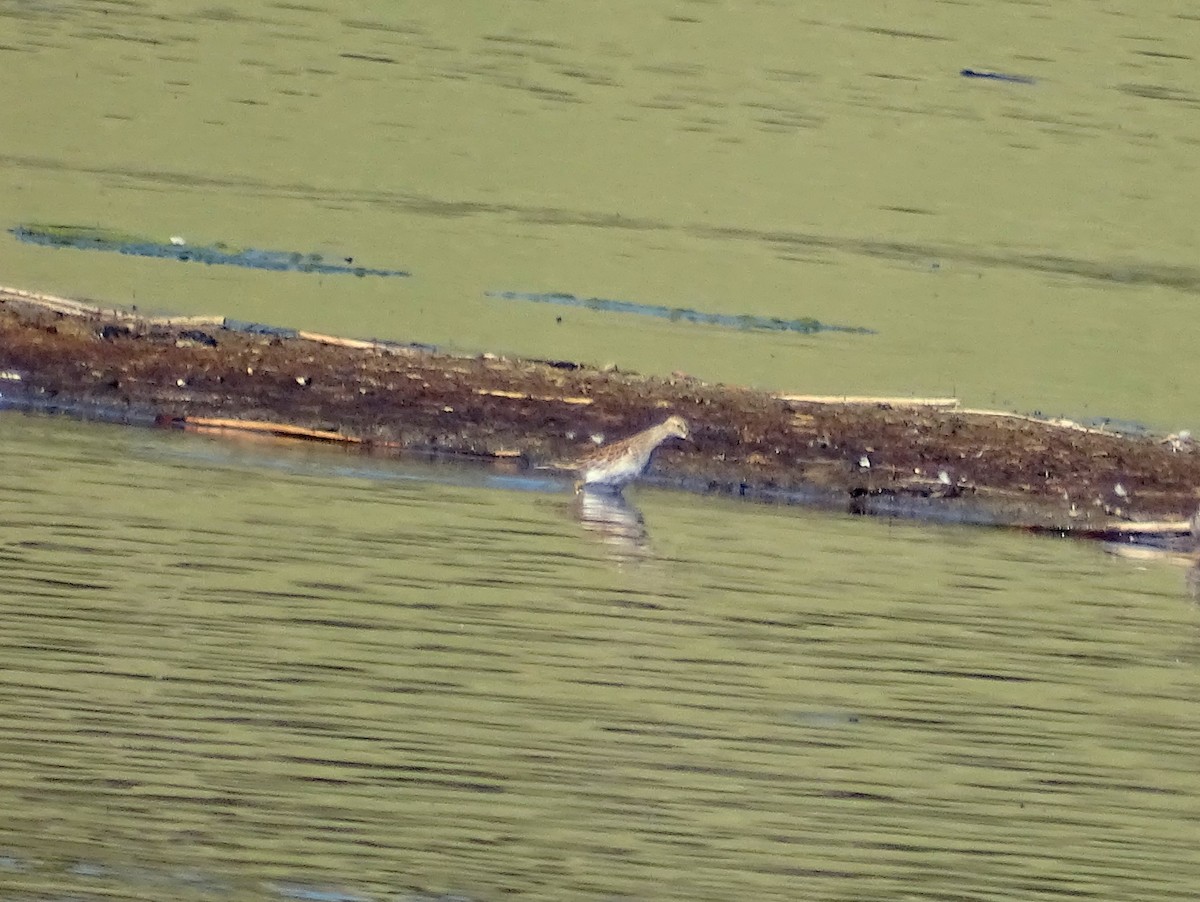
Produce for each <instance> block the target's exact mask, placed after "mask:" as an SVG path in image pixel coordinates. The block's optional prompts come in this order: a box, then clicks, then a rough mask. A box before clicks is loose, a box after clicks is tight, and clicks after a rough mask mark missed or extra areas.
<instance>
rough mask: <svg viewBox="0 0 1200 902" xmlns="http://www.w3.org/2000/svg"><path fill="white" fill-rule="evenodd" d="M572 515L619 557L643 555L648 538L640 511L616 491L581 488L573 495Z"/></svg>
mask: <svg viewBox="0 0 1200 902" xmlns="http://www.w3.org/2000/svg"><path fill="white" fill-rule="evenodd" d="M573 506H574V511H575V515H576V516H577V517H578V518H579V523H580V525H581V526H583V528H584V529H585V530H587V531H588V532H589V533H591V534H592V535H594V536H596V537H597V538H599V539H600V541H601V542H603V543H604V544H605V545H607V546H609V547H610V549H612V550H613V551H616V552H620V553H621V554H635V555H644V554H647V553H648V551H649V548H648V545H649V537H648V535H647V533H646V523H645V521H644V520H643V519H642V512H641V511H640V510H638V509H637V508H636V507H634V506H633V505H632V504H630V503H629V502H628V501H626V500H625V498H624V496H622V495H621V494H620V493H617V492H596V491H591V490H589V489H587V488H584V489H583V490H582V491H580V492H578V493H577V494H576V495H575V501H574V505H573Z"/></svg>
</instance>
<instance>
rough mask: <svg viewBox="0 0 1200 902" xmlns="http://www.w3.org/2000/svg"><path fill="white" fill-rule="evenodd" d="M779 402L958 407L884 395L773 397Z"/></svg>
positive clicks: (940, 401) (950, 402)
mask: <svg viewBox="0 0 1200 902" xmlns="http://www.w3.org/2000/svg"><path fill="white" fill-rule="evenodd" d="M775 397H776V398H778V399H779V400H780V401H787V402H789V403H795V404H851V405H873V404H887V405H889V406H891V407H938V408H954V407H958V398H889V397H887V396H885V395H879V396H875V395H792V394H784V395H778V394H777V395H775Z"/></svg>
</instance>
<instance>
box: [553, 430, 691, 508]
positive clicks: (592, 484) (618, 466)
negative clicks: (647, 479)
mask: <svg viewBox="0 0 1200 902" xmlns="http://www.w3.org/2000/svg"><path fill="white" fill-rule="evenodd" d="M688 436H689V431H688V424H687V421H686V420H685V419H684V418H683V417H680V416H676V415H671V416H669V417H667V418H666V419H665V420H663V421H662V422H661V423H659V424H658V425H657V426H651V427H650V428H649V429H643V430H642V431H641V432H638V433H636V434H635V435H631V436H629V438H623V439H621V440H620V441H616V442H610V443H609V444H607V445H601V446H600V447H599V448H597V449H596V450H595V451H592V452H591V453H590V454H585V455H584V456H583V457H581V458H579V459H578V460H575V461H572V462H570V463H564V464H561V465H560V466H561V468H562V469H564V470H574V471H575V473H576V475H577V476H578V479H576V481H575V491H576V492H577V493H578V492H581V491H583V490H585V489H594V490H598V491H607V492H613V493H619V492H620V491H621V489H623V488H624V487H625V486H626V485H628V484H629V483H630V482H632V481H633V480H635V479H637V478H638V477H639V476H641V475H642V474H643V473H644V472H646V468H647V467H648V466H649V465H650V457H651V455H653V454H654V451H655V449H656V448H658V446H659V445H661V444H662V443H663V442H665V441H667V440H668V439H672V438H681V439H686V438H688Z"/></svg>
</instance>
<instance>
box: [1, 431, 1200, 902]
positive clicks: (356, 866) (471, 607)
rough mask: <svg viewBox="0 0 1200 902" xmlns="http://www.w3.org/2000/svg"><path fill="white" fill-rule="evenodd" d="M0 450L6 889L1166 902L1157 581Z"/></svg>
mask: <svg viewBox="0 0 1200 902" xmlns="http://www.w3.org/2000/svg"><path fill="white" fill-rule="evenodd" d="M0 459H2V460H3V461H4V464H5V473H6V476H7V478H6V479H5V480H4V484H3V486H2V487H0V510H2V511H3V515H4V516H3V520H2V522H0V556H2V557H3V567H2V568H0V636H2V637H3V638H2V640H0V641H2V642H3V645H4V649H3V658H4V660H5V664H6V666H5V668H4V670H3V672H2V674H0V711H2V712H3V723H4V725H5V726H4V728H3V731H0V780H2V784H0V809H2V810H4V811H5V812H6V817H5V818H4V819H3V820H2V821H0V886H5V887H7V893H6V895H7V896H9V897H12V898H63V897H67V896H69V897H71V898H80V897H82V898H93V897H94V898H100V897H107V898H131V899H161V898H163V897H164V896H169V897H171V898H195V899H227V898H280V899H286V898H307V899H343V898H344V899H351V898H352V899H366V900H375V899H390V898H417V897H418V894H419V893H443V894H449V895H454V894H457V895H458V896H461V897H464V898H469V899H478V900H486V899H497V898H501V897H504V896H508V895H514V894H515V895H519V896H521V897H522V898H531V899H547V900H550V899H613V898H646V899H650V898H654V899H714V900H717V899H731V898H748V897H754V896H757V897H760V898H780V899H784V898H809V899H847V900H849V899H863V898H951V897H953V898H971V899H992V898H994V899H1001V898H1013V897H1017V896H1019V897H1021V898H1033V899H1054V898H1064V897H1068V896H1071V897H1078V896H1079V895H1085V896H1087V895H1095V896H1097V897H1100V898H1130V897H1139V898H1146V897H1147V896H1148V895H1152V896H1153V897H1154V898H1164V899H1165V898H1178V899H1185V898H1191V897H1192V896H1193V895H1194V887H1195V885H1196V881H1197V879H1198V878H1200V852H1197V850H1196V847H1195V844H1194V843H1193V842H1192V840H1191V837H1192V833H1193V831H1192V826H1193V824H1194V815H1195V811H1197V810H1200V777H1197V775H1196V767H1195V761H1196V754H1195V748H1196V747H1197V744H1198V743H1200V721H1197V719H1196V717H1195V716H1194V714H1195V711H1194V709H1195V702H1194V699H1195V697H1196V695H1197V693H1198V692H1200V673H1198V670H1197V667H1198V665H1200V643H1198V642H1197V637H1198V635H1200V615H1198V614H1197V609H1196V608H1195V607H1194V605H1193V604H1192V603H1191V602H1190V601H1188V600H1187V599H1186V597H1185V596H1184V595H1183V593H1182V591H1181V586H1182V577H1181V574H1179V573H1178V572H1177V571H1175V570H1172V569H1170V568H1165V567H1151V568H1148V569H1147V568H1139V567H1136V566H1134V565H1131V564H1129V563H1128V562H1124V561H1115V560H1111V559H1108V558H1106V557H1105V556H1104V555H1102V554H1101V553H1100V552H1099V551H1098V549H1096V548H1095V547H1092V546H1090V545H1083V544H1076V543H1069V542H1063V541H1051V540H1036V539H1031V538H1028V537H1024V536H1020V535H1013V534H1008V533H1004V532H995V531H986V530H967V529H963V530H943V529H933V528H924V527H918V526H913V525H908V524H905V525H897V524H889V523H886V522H879V521H869V520H863V519H858V518H852V517H839V516H832V515H828V514H824V515H817V514H811V513H807V512H805V511H803V510H799V509H790V508H770V507H762V506H755V505H749V504H738V503H734V502H729V501H721V500H715V499H704V498H693V497H686V496H680V495H677V494H671V493H662V492H654V491H645V490H643V491H638V490H636V489H635V490H634V491H632V492H631V493H630V495H631V498H630V501H631V503H632V504H633V505H634V506H636V508H637V509H638V511H639V512H640V514H641V517H642V519H643V521H644V527H645V543H644V545H643V546H641V547H640V548H639V550H638V551H637V553H636V554H634V553H628V552H627V550H622V549H621V548H620V547H619V546H614V545H612V544H611V543H610V542H605V541H602V540H601V538H600V537H599V536H598V535H597V533H596V532H595V531H593V530H589V529H586V528H584V527H583V526H582V525H581V524H580V522H579V520H578V519H577V517H578V514H577V511H576V509H575V508H574V507H573V501H572V498H571V496H570V494H569V490H568V489H567V487H565V486H561V485H557V484H554V483H545V482H530V483H522V482H521V481H520V480H517V479H513V478H512V477H506V476H503V475H502V474H501V475H496V476H493V475H492V474H489V473H488V472H486V471H482V470H473V469H466V470H464V469H461V468H458V467H453V466H445V465H431V464H420V463H413V462H403V461H371V460H366V459H363V458H359V457H357V456H353V455H346V454H344V453H342V452H338V451H329V450H321V451H312V450H304V449H294V448H289V447H287V446H278V445H270V446H257V445H250V446H244V447H243V446H238V445H231V444H229V443H227V442H224V441H218V440H213V439H208V438H203V437H196V436H190V435H180V434H173V433H164V432H156V431H149V430H134V429H122V428H117V427H110V426H102V425H88V424H74V423H71V422H68V421H63V420H52V419H44V418H30V417H25V416H21V415H15V414H5V415H3V416H2V417H0ZM21 474H23V475H21ZM421 898H426V897H421Z"/></svg>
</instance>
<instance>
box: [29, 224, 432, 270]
mask: <svg viewBox="0 0 1200 902" xmlns="http://www.w3.org/2000/svg"><path fill="white" fill-rule="evenodd" d="M9 231H10V232H12V234H13V236H14V237H16V238H17V240H18V241H24V242H25V243H27V244H40V245H44V246H46V247H70V248H76V249H78V250H93V251H115V252H116V253H118V254H128V255H130V256H133V257H157V258H160V259H165V260H178V261H180V262H184V263H207V264H209V265H212V266H244V267H247V268H249V269H265V270H269V271H271V272H305V273H317V274H319V275H353V276H359V277H360V278H361V277H363V276H381V277H390V276H394V277H399V276H408V275H409V273H408V272H407V271H405V270H400V269H370V268H368V267H365V266H354V265H353V264H352V263H351V262H350V261H351V260H352V259H353V258H350V257H347V258H346V262H345V263H326V262H325V261H324V260H323V259H322V258H321V255H320V254H301V253H299V252H297V251H263V250H257V249H255V248H232V247H228V246H226V245H224V244H215V245H209V246H206V247H198V246H195V245H190V244H182V243H179V244H177V243H167V244H164V243H161V242H157V241H154V240H152V239H148V238H143V237H141V236H138V235H126V234H122V233H120V232H113V231H109V230H107V229H92V228H87V227H83V226H64V225H19V226H16V227H15V228H12V229H10V230H9Z"/></svg>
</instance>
